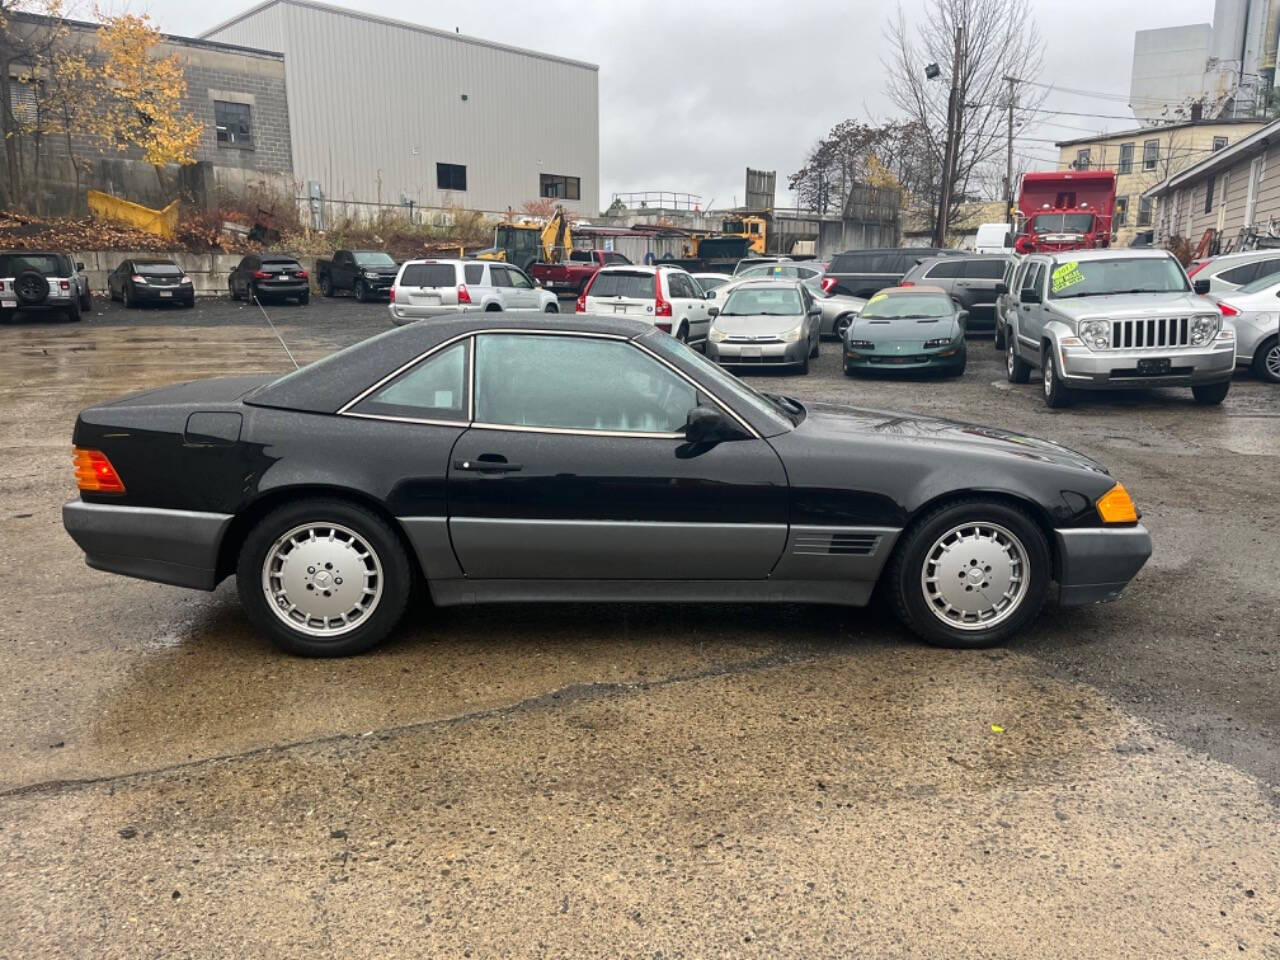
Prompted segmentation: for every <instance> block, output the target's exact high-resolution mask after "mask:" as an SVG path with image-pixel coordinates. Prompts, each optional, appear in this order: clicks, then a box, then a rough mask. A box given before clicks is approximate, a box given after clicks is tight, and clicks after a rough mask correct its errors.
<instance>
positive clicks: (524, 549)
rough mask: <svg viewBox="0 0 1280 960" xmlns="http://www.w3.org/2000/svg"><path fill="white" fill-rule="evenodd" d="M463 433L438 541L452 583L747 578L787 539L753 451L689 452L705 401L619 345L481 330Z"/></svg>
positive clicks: (758, 452) (762, 569)
mask: <svg viewBox="0 0 1280 960" xmlns="http://www.w3.org/2000/svg"><path fill="white" fill-rule="evenodd" d="M475 341H476V347H475V364H474V378H475V379H474V388H473V389H474V394H475V401H474V404H475V406H474V422H473V423H472V426H471V429H469V430H468V431H467V432H466V433H465V434H463V435H462V436H461V437H459V438H458V442H457V443H456V444H455V445H454V449H453V453H452V454H451V455H450V464H449V482H448V500H449V533H450V537H451V540H452V543H453V547H454V551H455V554H456V557H457V560H458V563H459V564H460V565H461V567H462V569H463V571H464V572H465V574H466V576H467V577H474V578H479V579H501V580H689V579H696V580H759V579H764V578H765V577H767V576H768V575H769V572H770V571H771V570H772V569H773V566H774V564H775V563H776V562H777V560H778V558H779V556H780V555H781V553H782V550H783V547H784V546H785V543H786V536H787V520H788V513H787V482H786V475H785V473H784V472H783V469H782V464H781V462H780V460H779V459H778V456H777V454H776V453H774V451H773V448H772V447H770V446H769V444H768V443H767V442H765V441H764V440H762V439H760V438H758V437H756V436H754V435H753V436H752V437H751V438H749V439H742V440H734V441H730V442H722V443H715V444H700V445H696V446H694V445H690V444H689V443H687V442H686V441H685V439H684V435H683V427H684V424H685V421H686V419H687V417H688V413H689V411H690V410H691V409H692V408H693V407H694V406H696V405H698V404H700V403H701V404H704V405H715V403H716V401H715V400H714V399H713V398H711V397H710V396H708V395H707V394H705V393H704V392H703V391H702V390H700V388H699V387H698V386H697V385H696V384H695V383H694V382H692V381H691V380H690V379H688V378H687V377H686V376H684V375H683V374H681V373H678V372H677V371H675V370H674V369H673V368H672V367H670V366H668V365H667V364H665V363H664V362H662V361H659V360H658V359H657V358H656V357H655V356H654V355H652V354H650V353H649V352H647V351H646V350H643V349H642V348H640V347H639V346H637V345H636V344H634V343H633V342H631V341H628V340H626V339H624V338H621V337H616V336H607V335H591V334H561V335H555V334H553V333H548V332H541V333H534V332H530V333H497V332H493V333H480V334H478V335H477V336H476V338H475Z"/></svg>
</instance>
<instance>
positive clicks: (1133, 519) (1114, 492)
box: [1098, 483, 1138, 523]
mask: <svg viewBox="0 0 1280 960" xmlns="http://www.w3.org/2000/svg"><path fill="white" fill-rule="evenodd" d="M1098 516H1100V517H1102V522H1103V523H1137V522H1138V508H1137V507H1135V506H1134V505H1133V498H1132V497H1130V496H1129V491H1128V490H1126V489H1125V488H1124V484H1123V483H1117V484H1116V485H1115V486H1114V487H1112V488H1111V489H1110V490H1108V491H1107V492H1106V493H1104V494H1103V495H1102V496H1101V497H1099V498H1098Z"/></svg>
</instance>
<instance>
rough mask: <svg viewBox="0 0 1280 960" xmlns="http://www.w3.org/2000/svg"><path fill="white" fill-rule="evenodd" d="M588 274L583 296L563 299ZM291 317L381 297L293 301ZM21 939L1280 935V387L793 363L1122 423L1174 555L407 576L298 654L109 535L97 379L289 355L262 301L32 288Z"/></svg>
mask: <svg viewBox="0 0 1280 960" xmlns="http://www.w3.org/2000/svg"><path fill="white" fill-rule="evenodd" d="M565 307H566V309H572V302H571V301H569V302H566V303H565ZM267 309H268V311H269V313H270V315H271V317H272V319H273V320H274V321H275V322H276V324H277V326H278V329H279V330H280V332H281V334H282V335H283V336H284V338H285V340H286V342H287V343H288V344H289V347H290V348H291V349H292V350H293V352H294V354H295V355H296V356H297V357H298V359H299V360H300V361H304V362H305V361H307V360H311V359H315V358H317V357H320V356H323V355H324V354H326V353H327V352H329V351H331V350H333V349H335V348H337V347H340V346H344V345H346V344H348V343H352V342H355V341H356V340H359V339H361V338H363V337H365V336H368V335H370V334H373V333H377V332H380V331H382V330H384V329H387V328H388V327H389V326H390V324H389V322H388V320H387V317H386V308H385V307H384V306H378V305H360V304H356V303H354V302H352V301H349V300H346V299H342V300H338V301H332V302H326V301H321V300H316V301H313V302H312V304H311V305H310V306H308V307H296V306H280V307H268V308H267ZM0 351H2V352H0V402H2V403H3V409H4V411H5V413H6V416H5V417H4V420H3V423H2V424H0V437H3V444H2V446H3V449H4V451H5V457H4V461H3V464H2V465H0V478H3V481H4V483H3V490H2V491H0V542H2V543H3V544H4V549H3V551H2V552H0V574H2V581H3V583H4V584H5V586H6V588H7V589H6V597H7V599H8V604H7V610H6V613H5V616H4V617H3V618H0V643H3V654H4V657H5V670H4V671H3V672H0V751H3V752H2V753H0V756H2V757H3V763H2V764H0V892H2V894H0V957H2V958H8V957H14V958H17V957H46V956H47V957H54V956H56V957H69V956H94V957H156V956H229V957H230V956H236V957H246V956H253V957H276V956H281V957H334V958H347V957H366V956H368V957H375V956H376V957H383V956H431V957H463V956H472V957H488V956H519V957H527V956H548V957H552V956H555V957H562V956H600V957H624V956H625V957H629V956H637V957H638V956H645V957H664V958H675V957H713V956H723V957H743V956H761V957H779V956H797V957H798V956H804V957H826V956H831V957H835V956H849V955H851V954H857V955H862V956H920V957H943V956H945V957H969V956H972V957H1084V956H1096V957H1101V956H1142V957H1187V956H1206V957H1221V956H1227V955H1231V956H1258V957H1270V958H1277V957H1280V899H1278V898H1280V833H1278V831H1277V828H1278V827H1280V789H1278V788H1280V628H1278V626H1277V624H1278V623H1280V578H1277V572H1280V546H1278V542H1280V538H1278V537H1277V530H1278V529H1280V389H1276V388H1274V387H1270V386H1267V385H1265V384H1262V383H1259V382H1258V381H1256V380H1254V379H1253V378H1252V377H1251V376H1249V375H1247V374H1240V375H1238V376H1237V378H1236V382H1235V383H1234V385H1233V387H1232V391H1231V394H1230V395H1229V397H1228V398H1227V401H1226V402H1225V404H1224V405H1223V406H1222V407H1221V408H1218V409H1212V408H1210V409H1205V408H1200V407H1197V406H1195V405H1194V404H1193V403H1192V402H1191V398H1190V392H1189V391H1175V390H1169V391H1156V392H1153V393H1150V394H1136V395H1135V394H1116V395H1107V396H1100V397H1091V398H1086V399H1085V401H1084V402H1082V403H1079V404H1077V405H1076V406H1074V407H1072V408H1069V409H1067V410H1064V411H1053V412H1051V411H1048V410H1047V409H1046V408H1045V407H1044V405H1043V403H1042V402H1041V400H1040V396H1039V394H1038V391H1037V389H1036V388H1035V387H1034V386H1030V385H1029V386H1017V387H1013V386H1010V385H1009V384H1007V383H1006V382H1005V380H1004V375H1003V370H1002V367H1001V364H1000V362H999V360H1000V358H999V355H998V354H997V353H996V352H995V351H994V350H993V349H992V347H991V344H990V338H989V336H985V337H984V336H975V337H974V338H973V339H971V341H970V344H969V353H970V356H969V360H970V362H969V369H968V372H967V373H966V374H965V375H964V377H963V378H961V379H959V380H921V379H909V380H882V379H876V380H848V379H846V378H844V377H843V376H841V375H840V373H839V366H838V358H837V348H836V345H835V344H831V343H828V344H825V345H824V349H823V354H822V357H821V359H820V360H819V361H818V362H817V363H816V364H815V367H814V370H813V372H812V373H811V374H810V375H809V376H808V377H803V378H800V377H782V376H769V375H762V376H761V377H760V378H758V379H767V380H768V381H770V382H769V388H770V389H773V390H780V391H783V392H787V393H791V394H793V395H795V396H797V397H799V398H801V399H813V400H826V401H835V402H854V403H860V404H864V405H869V406H876V407H883V408H891V409H892V408H898V409H906V410H912V411H918V412H923V413H929V414H940V415H944V416H948V417H954V418H957V419H965V420H972V421H975V422H978V423H986V424H992V425H998V426H1002V427H1008V428H1012V429H1016V430H1022V431H1025V432H1028V433H1032V434H1036V435H1040V436H1046V437H1049V438H1051V439H1054V440H1057V441H1060V442H1062V443H1066V444H1067V445H1069V446H1072V447H1075V448H1077V449H1079V450H1081V451H1083V452H1085V453H1087V454H1089V455H1091V456H1094V457H1097V458H1098V459H1100V460H1101V461H1102V462H1104V463H1106V464H1107V465H1108V466H1109V467H1110V468H1111V470H1112V472H1113V473H1114V474H1115V475H1116V476H1117V477H1118V478H1119V479H1121V480H1123V482H1124V483H1125V484H1126V486H1127V487H1128V488H1129V490H1130V491H1131V492H1132V494H1133V495H1134V498H1135V499H1136V501H1137V502H1138V504H1139V506H1140V507H1141V509H1142V510H1143V511H1144V514H1145V516H1144V521H1145V522H1146V523H1147V525H1148V526H1149V527H1150V529H1151V531H1152V534H1153V537H1154V540H1155V555H1154V557H1153V558H1152V560H1151V561H1150V562H1149V563H1148V565H1147V567H1146V568H1145V569H1144V570H1143V572H1142V573H1141V574H1140V575H1139V577H1138V578H1137V580H1136V581H1135V582H1134V584H1133V585H1132V586H1131V587H1130V589H1129V590H1128V592H1127V593H1126V594H1125V596H1124V598H1123V599H1122V600H1120V601H1119V602H1117V603H1115V604H1111V605H1108V606H1099V607H1091V608H1084V609H1070V610H1062V609H1058V608H1056V607H1054V606H1052V605H1050V606H1049V607H1048V608H1047V609H1046V611H1045V613H1044V615H1043V616H1042V618H1041V620H1040V621H1039V623H1038V624H1037V626H1036V627H1035V629H1034V630H1033V631H1031V632H1030V633H1029V634H1028V635H1026V636H1025V637H1023V638H1021V639H1020V640H1018V641H1017V642H1015V643H1013V644H1011V645H1010V646H1008V647H1006V648H1002V649H997V650H992V651H985V652H977V653H956V652H951V651H942V650H934V649H930V648H927V647H923V646H921V645H919V644H917V643H916V642H914V641H913V640H911V639H910V638H909V637H908V636H907V635H906V634H905V633H904V632H903V631H902V630H901V629H900V628H899V627H898V626H897V624H896V623H895V622H894V620H893V619H892V617H891V616H890V615H889V613H888V611H887V610H886V609H884V607H883V606H881V605H879V604H876V605H874V606H873V607H872V608H870V609H869V610H867V611H863V612H858V611H852V612H851V611H846V610H838V609H829V608H823V607H811V608H810V607H778V608H773V607H765V608H759V609H756V608H745V607H734V606H727V607H713V606H706V607H704V606H675V607H662V606H651V605H642V604H637V605H624V606H618V607H596V606H589V605H556V606H546V607H540V606H527V607H525V606H518V607H502V608H489V609H484V608H482V609H471V610H468V609H450V610H444V611H439V612H435V611H421V612H418V613H416V614H414V615H413V616H412V617H411V618H410V620H409V622H407V623H406V624H405V625H404V627H403V628H402V630H401V631H400V633H399V635H398V636H397V637H396V639H395V640H394V641H393V642H391V643H390V644H388V645H387V646H385V647H384V648H381V649H379V650H378V651H376V652H374V653H373V654H371V655H368V656H365V657H361V658H357V659H352V660H341V661H303V660H296V659H291V658H288V657H286V656H284V655H282V654H279V653H277V652H276V651H275V650H274V648H272V647H270V646H269V644H268V643H267V642H266V641H265V640H263V639H261V638H259V637H257V636H255V635H254V634H253V632H252V631H251V630H250V628H249V625H248V623H247V621H246V620H245V618H244V617H243V615H242V614H241V612H240V610H239V607H238V605H237V602H236V598H235V591H234V586H233V584H232V583H230V582H227V583H224V584H223V585H222V586H221V587H219V589H218V590H217V591H216V592H215V593H213V594H203V593H197V592H189V591H183V590H179V589H176V588H169V587H164V586H160V585H156V584H148V583H143V582H140V581H132V580H127V579H124V578H120V577H113V576H109V575H107V574H102V573H98V572H96V571H92V570H89V569H88V568H87V567H85V566H84V564H83V561H82V558H81V555H80V553H79V551H78V550H77V548H76V547H75V545H74V544H73V543H72V542H71V541H70V540H69V539H68V538H67V537H66V536H65V534H64V533H63V532H62V529H61V524H60V514H59V510H60V506H61V504H62V502H63V501H65V500H67V499H69V498H71V497H72V496H73V495H74V484H73V482H72V478H71V468H70V456H69V444H70V431H71V426H72V423H73V421H74V417H75V413H76V411H77V410H78V409H79V408H81V407H83V406H85V405H87V404H90V403H93V402H96V401H99V400H102V399H107V398H110V397H114V396H118V395H120V394H123V393H126V392H133V391H137V390H142V389H145V388H148V387H152V386H157V385H161V384H165V383H170V382H174V381H178V380H185V379H193V378H196V377H205V376H216V375H224V374H234V373H250V372H257V371H272V370H279V371H281V372H283V371H284V370H286V369H288V367H289V363H288V360H287V358H286V357H285V355H284V352H283V350H282V349H281V347H280V345H279V343H278V342H277V341H276V340H275V338H274V337H273V335H272V333H271V331H270V329H268V327H267V326H266V324H265V323H264V321H263V319H262V316H261V314H260V313H258V312H257V311H256V308H252V307H247V306H243V305H240V304H231V303H227V302H216V303H201V304H200V305H199V306H198V307H197V308H196V310H195V311H178V310H143V311H130V312H126V311H124V310H123V309H122V308H119V307H117V306H115V305H105V304H101V303H100V304H99V305H98V306H97V308H96V309H95V312H94V315H93V316H92V317H91V318H88V319H86V321H85V322H83V323H82V324H79V325H75V326H73V325H71V324H65V323H61V322H58V321H49V320H46V319H33V320H31V321H30V322H25V321H21V320H20V321H19V322H17V323H15V324H12V325H10V326H7V327H3V328H0Z"/></svg>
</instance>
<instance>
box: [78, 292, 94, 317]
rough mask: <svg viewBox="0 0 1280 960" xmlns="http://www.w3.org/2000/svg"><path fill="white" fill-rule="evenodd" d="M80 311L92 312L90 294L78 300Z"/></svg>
mask: <svg viewBox="0 0 1280 960" xmlns="http://www.w3.org/2000/svg"><path fill="white" fill-rule="evenodd" d="M80 310H81V311H82V312H83V313H91V312H93V294H92V293H86V294H85V295H84V296H83V297H81V298H80Z"/></svg>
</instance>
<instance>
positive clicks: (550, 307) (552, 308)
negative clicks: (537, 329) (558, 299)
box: [542, 303, 560, 313]
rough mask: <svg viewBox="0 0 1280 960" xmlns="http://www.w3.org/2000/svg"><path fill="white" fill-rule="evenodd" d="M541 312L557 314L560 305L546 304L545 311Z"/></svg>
mask: <svg viewBox="0 0 1280 960" xmlns="http://www.w3.org/2000/svg"><path fill="white" fill-rule="evenodd" d="M542 312H543V313H559V312H560V304H558V303H548V304H547V308H546V309H545V310H543V311H542Z"/></svg>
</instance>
